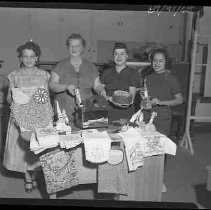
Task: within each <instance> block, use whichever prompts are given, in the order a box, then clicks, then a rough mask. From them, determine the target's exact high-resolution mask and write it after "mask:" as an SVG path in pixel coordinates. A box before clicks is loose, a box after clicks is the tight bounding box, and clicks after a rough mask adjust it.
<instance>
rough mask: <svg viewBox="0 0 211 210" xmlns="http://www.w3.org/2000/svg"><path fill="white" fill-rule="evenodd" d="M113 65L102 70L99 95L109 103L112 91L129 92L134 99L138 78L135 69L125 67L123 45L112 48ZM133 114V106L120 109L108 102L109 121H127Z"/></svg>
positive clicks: (118, 44) (126, 52) (125, 48)
mask: <svg viewBox="0 0 211 210" xmlns="http://www.w3.org/2000/svg"><path fill="white" fill-rule="evenodd" d="M113 56H114V62H115V65H114V66H113V67H110V68H108V69H106V70H104V71H103V72H102V74H101V76H100V82H101V83H102V85H103V90H102V92H101V94H102V95H103V96H104V97H105V99H106V100H108V101H111V97H112V95H113V93H114V91H117V90H122V91H126V92H129V93H130V94H131V95H132V97H133V99H134V97H135V94H136V91H137V87H138V83H139V76H138V73H137V71H136V70H135V69H131V68H130V67H128V66H127V65H126V61H127V58H128V49H127V46H126V45H125V44H124V43H119V42H118V43H115V45H114V48H113ZM133 114H134V105H133V104H132V105H130V106H129V107H127V108H122V107H118V106H116V105H114V104H113V103H111V102H109V114H108V115H109V121H115V120H120V119H126V120H129V119H130V118H131V116H132V115H133Z"/></svg>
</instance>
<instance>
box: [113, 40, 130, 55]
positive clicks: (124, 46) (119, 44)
mask: <svg viewBox="0 0 211 210" xmlns="http://www.w3.org/2000/svg"><path fill="white" fill-rule="evenodd" d="M116 49H125V50H126V52H127V54H129V50H128V48H127V45H126V44H124V43H122V42H116V43H115V44H114V47H113V54H114V50H116Z"/></svg>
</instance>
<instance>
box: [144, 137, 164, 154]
mask: <svg viewBox="0 0 211 210" xmlns="http://www.w3.org/2000/svg"><path fill="white" fill-rule="evenodd" d="M145 139H146V141H147V142H146V144H145V157H147V156H152V155H161V154H164V138H163V137H161V136H152V137H150V136H147V137H145Z"/></svg>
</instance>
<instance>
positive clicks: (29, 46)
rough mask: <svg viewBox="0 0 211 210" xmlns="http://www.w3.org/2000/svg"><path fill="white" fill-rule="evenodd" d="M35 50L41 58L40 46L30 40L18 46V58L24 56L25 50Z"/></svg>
mask: <svg viewBox="0 0 211 210" xmlns="http://www.w3.org/2000/svg"><path fill="white" fill-rule="evenodd" d="M25 49H28V50H33V51H34V53H35V55H36V56H37V57H38V58H39V57H40V55H41V50H40V46H39V45H38V44H36V43H34V42H33V41H28V42H26V43H25V44H23V45H21V46H19V47H18V48H17V53H18V58H20V57H22V53H23V50H25Z"/></svg>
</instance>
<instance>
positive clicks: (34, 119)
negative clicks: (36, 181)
mask: <svg viewBox="0 0 211 210" xmlns="http://www.w3.org/2000/svg"><path fill="white" fill-rule="evenodd" d="M11 113H12V117H13V119H14V121H15V123H16V124H17V125H18V126H21V127H23V128H26V129H28V130H32V131H35V129H36V128H44V127H47V126H48V125H49V124H50V123H51V122H52V121H53V109H52V106H51V104H50V103H45V104H38V103H36V102H35V101H34V100H33V99H30V101H29V103H26V104H17V103H15V102H13V103H12V105H11Z"/></svg>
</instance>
